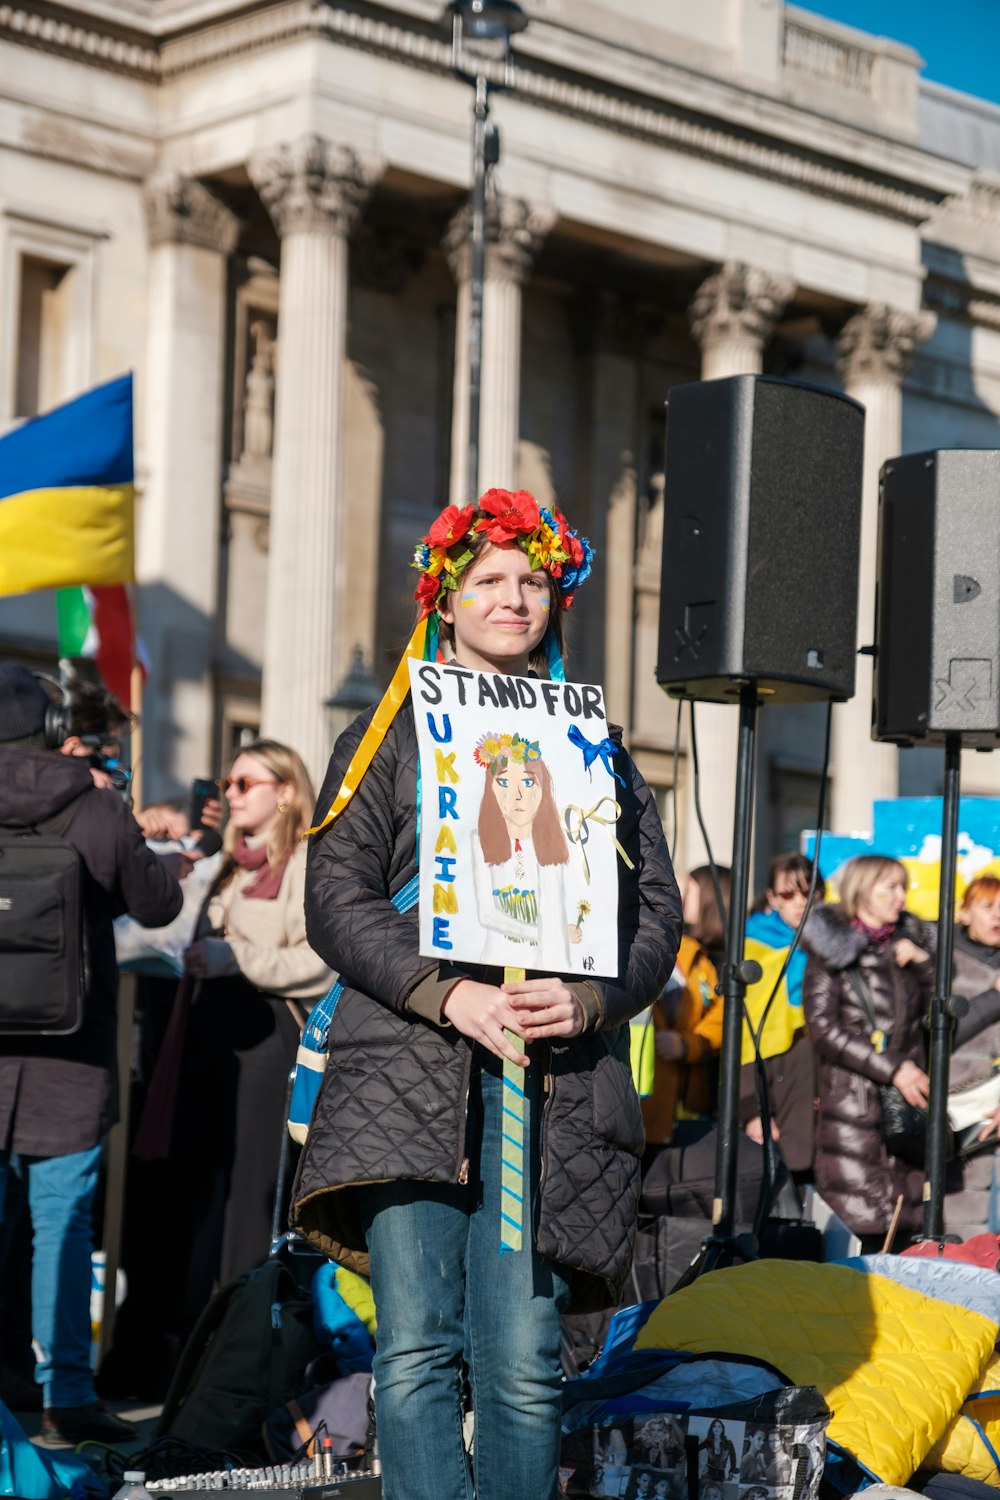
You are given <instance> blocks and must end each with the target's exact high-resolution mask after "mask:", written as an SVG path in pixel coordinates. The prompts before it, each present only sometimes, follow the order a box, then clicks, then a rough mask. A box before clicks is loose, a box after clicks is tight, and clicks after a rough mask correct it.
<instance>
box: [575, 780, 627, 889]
mask: <svg viewBox="0 0 1000 1500" xmlns="http://www.w3.org/2000/svg"><path fill="white" fill-rule="evenodd" d="M605 802H607V803H608V805H609V806H610V807H613V808H614V811H615V815H614V817H613V818H609V817H607V816H605V815H604V814H602V813H601V811H600V809H601V808H602V807H603V806H604V804H605ZM621 815H622V810H621V808H620V807H619V805H618V803H617V802H616V801H615V799H614V798H613V797H601V798H599V799H598V801H596V802H595V803H594V805H593V807H588V808H582V807H579V806H578V805H577V803H575V802H571V803H569V805H568V806H567V808H566V810H565V812H564V813H563V822H564V823H565V825H566V836H567V838H568V839H569V841H570V843H571V844H579V846H580V858H581V859H582V860H583V878H584V880H585V881H586V882H587V884H588V885H589V884H590V860H589V859H588V858H587V849H586V844H587V840H588V839H589V838H590V829H589V828H588V826H587V824H588V821H589V820H590V819H593V821H594V822H595V823H600V824H601V825H602V826H603V827H604V828H608V829H613V828H614V827H615V826H616V825H617V823H618V819H619V818H620V817H621ZM611 842H612V843H613V844H614V846H615V848H616V849H617V850H618V853H619V854H620V855H621V857H622V859H623V860H624V861H625V863H626V864H627V865H628V867H629V869H630V870H634V869H635V865H634V864H633V863H632V861H631V860H630V859H629V857H628V855H627V854H626V853H625V850H624V849H623V848H622V846H621V844H619V842H618V839H617V838H616V836H615V835H614V833H612V835H611Z"/></svg>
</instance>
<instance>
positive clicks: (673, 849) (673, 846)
mask: <svg viewBox="0 0 1000 1500" xmlns="http://www.w3.org/2000/svg"><path fill="white" fill-rule="evenodd" d="M683 712H684V700H683V699H682V698H678V700H677V723H676V724H675V725H674V763H673V769H672V771H671V779H670V804H671V809H672V821H671V828H670V835H671V838H670V845H668V850H669V854H670V858H671V860H676V857H677V831H678V826H679V825H678V821H677V768H678V766H679V764H680V758H681V714H682V713H683Z"/></svg>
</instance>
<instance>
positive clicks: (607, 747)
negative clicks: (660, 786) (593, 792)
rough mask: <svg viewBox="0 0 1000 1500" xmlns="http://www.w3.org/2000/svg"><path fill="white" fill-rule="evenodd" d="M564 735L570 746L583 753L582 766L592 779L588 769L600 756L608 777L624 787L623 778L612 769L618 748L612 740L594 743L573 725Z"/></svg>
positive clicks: (607, 739) (591, 772)
mask: <svg viewBox="0 0 1000 1500" xmlns="http://www.w3.org/2000/svg"><path fill="white" fill-rule="evenodd" d="M566 733H567V736H568V738H569V742H570V744H571V745H575V746H576V748H577V749H578V750H582V751H583V764H584V765H585V766H586V768H587V770H588V771H590V774H591V777H593V774H594V773H593V771H591V769H590V768H591V766H592V765H593V764H594V761H595V760H597V758H598V756H600V758H601V761H602V762H603V765H604V769H605V770H606V771H607V773H608V775H609V776H613V777H614V778H615V780H616V781H618V782H620V783H621V785H622V786H624V785H625V778H624V776H619V774H618V772H617V771H616V770H615V768H614V765H613V764H612V761H613V759H614V755H615V751H616V750H617V748H618V747H617V745H616V744H615V742H614V740H613V739H611V738H610V737H608V738H606V739H603V740H598V741H597V742H596V743H595V741H594V740H588V738H587V736H586V735H585V734H582V733H581V732H580V730H579V729H577V727H576V725H575V724H571V725H570V726H569V729H568V730H567V731H566Z"/></svg>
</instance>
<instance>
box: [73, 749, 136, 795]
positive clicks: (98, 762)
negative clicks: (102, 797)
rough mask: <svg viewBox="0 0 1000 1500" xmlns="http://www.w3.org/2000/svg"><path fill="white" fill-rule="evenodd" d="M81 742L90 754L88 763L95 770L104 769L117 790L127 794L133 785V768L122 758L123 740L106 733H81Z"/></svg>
mask: <svg viewBox="0 0 1000 1500" xmlns="http://www.w3.org/2000/svg"><path fill="white" fill-rule="evenodd" d="M80 740H81V742H82V743H83V744H84V745H86V747H87V749H88V750H89V751H90V754H89V755H88V756H87V761H88V763H89V764H90V765H91V766H93V768H94V770H95V771H103V772H104V774H105V776H107V777H108V779H109V780H110V782H111V785H112V787H113V788H114V790H115V791H116V792H121V793H122V795H123V796H127V795H128V792H129V789H130V787H131V785H132V769H131V767H130V766H126V765H125V764H124V763H123V761H122V758H121V753H122V747H121V741H120V740H117V739H115V738H114V736H109V735H106V734H81V736H80Z"/></svg>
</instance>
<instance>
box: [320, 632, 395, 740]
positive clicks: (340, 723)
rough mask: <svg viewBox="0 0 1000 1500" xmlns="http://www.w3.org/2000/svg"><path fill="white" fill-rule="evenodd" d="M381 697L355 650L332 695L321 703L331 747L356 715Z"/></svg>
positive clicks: (358, 649)
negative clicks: (340, 681) (349, 664)
mask: <svg viewBox="0 0 1000 1500" xmlns="http://www.w3.org/2000/svg"><path fill="white" fill-rule="evenodd" d="M381 696H382V689H381V688H380V687H379V685H378V683H377V682H376V681H375V678H374V677H373V676H372V674H371V672H370V671H369V670H368V667H367V665H366V663H365V653H364V652H363V651H362V649H361V647H360V646H355V648H354V654H353V656H352V658H351V666H350V670H349V671H348V673H347V675H346V677H345V678H344V680H343V682H342V683H341V684H340V686H339V687H338V688H337V689H336V691H335V692H333V693H331V694H330V696H329V698H325V699H324V700H323V707H324V709H325V710H326V718H327V732H328V734H329V737H330V743H331V745H333V744H335V743H336V741H337V740H338V739H339V738H340V736H341V735H342V734H343V732H344V730H345V729H346V728H347V726H348V724H350V723H351V722H352V721H353V720H354V719H355V718H356V717H357V715H358V714H359V713H362V712H363V711H364V710H365V709H366V708H370V707H371V705H372V704H373V703H377V702H378V701H379V699H380V698H381Z"/></svg>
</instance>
